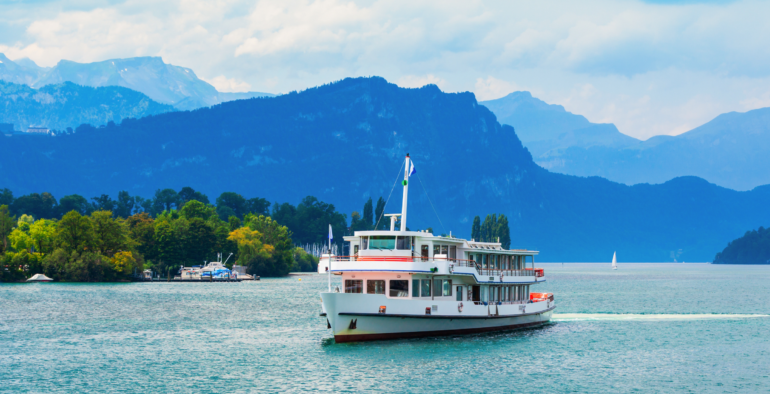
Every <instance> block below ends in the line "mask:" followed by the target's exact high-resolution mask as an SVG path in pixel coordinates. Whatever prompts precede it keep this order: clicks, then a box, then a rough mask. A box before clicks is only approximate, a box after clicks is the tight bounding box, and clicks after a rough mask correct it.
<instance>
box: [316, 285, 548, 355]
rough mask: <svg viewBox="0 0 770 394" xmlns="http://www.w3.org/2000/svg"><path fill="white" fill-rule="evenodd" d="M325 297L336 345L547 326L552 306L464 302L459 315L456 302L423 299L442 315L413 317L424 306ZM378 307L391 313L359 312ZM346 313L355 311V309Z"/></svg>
mask: <svg viewBox="0 0 770 394" xmlns="http://www.w3.org/2000/svg"><path fill="white" fill-rule="evenodd" d="M328 294H329V293H326V294H322V298H323V300H324V310H325V311H326V313H327V314H326V317H327V319H328V321H329V325H330V326H331V329H332V331H333V333H334V340H335V342H337V343H343V342H359V341H374V340H387V339H400V338H420V337H433V336H446V335H464V334H474V333H483V332H492V331H504V330H516V329H523V328H531V327H537V326H541V325H544V324H547V323H548V322H549V321H550V319H551V315H552V314H553V310H554V309H555V308H556V306H555V304H553V302H548V301H545V302H538V303H531V304H513V305H475V304H473V303H469V302H464V304H465V306H464V308H463V309H464V310H463V311H462V312H460V311H458V302H453V301H449V302H447V301H425V302H424V303H421V304H425V305H428V306H427V308H430V307H431V305H430V304H433V305H436V306H437V307H438V308H436V309H437V311H442V312H444V313H445V314H438V313H432V314H430V315H426V314H417V313H415V312H417V311H420V312H422V313H424V311H425V309H426V306H425V305H418V306H415V305H414V304H415V301H411V302H405V301H395V300H393V299H389V298H385V297H381V299H374V300H371V299H370V300H366V298H373V297H371V296H363V297H360V298H363V299H364V301H361V302H358V303H355V302H354V303H351V302H339V303H338V302H335V301H342V298H343V297H344V295H340V294H336V295H335V294H332V295H330V296H329V295H328ZM335 296H336V297H335ZM341 296H342V297H341ZM345 298H347V297H345ZM372 301H374V302H372ZM356 304H358V305H359V306H360V305H361V304H369V307H366V308H365V309H364V308H356V307H355V305H356ZM388 304H390V305H388ZM399 304H401V305H399ZM468 304H470V305H468ZM338 305H345V308H350V309H347V310H338V307H337V306H338ZM378 305H384V306H386V311H387V312H390V311H393V312H391V313H387V312H386V313H365V312H361V310H362V309H363V310H373V309H376V307H377V306H378ZM351 306H353V307H351ZM372 306H374V307H375V308H372ZM351 309H358V310H359V311H355V310H351Z"/></svg>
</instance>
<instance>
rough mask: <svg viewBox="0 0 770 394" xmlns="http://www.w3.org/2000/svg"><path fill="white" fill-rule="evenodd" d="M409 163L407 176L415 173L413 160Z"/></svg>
mask: <svg viewBox="0 0 770 394" xmlns="http://www.w3.org/2000/svg"><path fill="white" fill-rule="evenodd" d="M409 164H410V165H411V166H410V168H409V176H410V177H411V176H412V175H414V174H416V173H417V169H416V168H414V162H413V161H411V160H410V161H409Z"/></svg>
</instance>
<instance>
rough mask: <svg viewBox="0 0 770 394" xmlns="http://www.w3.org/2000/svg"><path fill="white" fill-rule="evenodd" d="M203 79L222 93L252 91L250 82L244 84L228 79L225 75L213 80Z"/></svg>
mask: <svg viewBox="0 0 770 394" xmlns="http://www.w3.org/2000/svg"><path fill="white" fill-rule="evenodd" d="M201 79H203V80H204V81H206V82H208V83H210V84H211V86H213V87H215V88H217V90H218V91H220V92H248V91H249V89H251V85H250V84H249V83H248V82H244V81H241V80H238V79H235V78H227V77H225V76H224V75H220V76H218V77H214V78H211V79H205V78H201Z"/></svg>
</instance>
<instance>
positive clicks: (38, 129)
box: [27, 126, 51, 135]
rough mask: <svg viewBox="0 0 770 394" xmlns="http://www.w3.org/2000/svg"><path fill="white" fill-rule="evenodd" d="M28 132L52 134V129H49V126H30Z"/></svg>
mask: <svg viewBox="0 0 770 394" xmlns="http://www.w3.org/2000/svg"><path fill="white" fill-rule="evenodd" d="M27 133H30V134H45V135H50V134H51V130H48V128H47V127H39V126H29V128H28V129H27Z"/></svg>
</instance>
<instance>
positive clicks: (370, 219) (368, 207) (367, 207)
mask: <svg viewBox="0 0 770 394" xmlns="http://www.w3.org/2000/svg"><path fill="white" fill-rule="evenodd" d="M363 220H364V223H365V224H366V229H367V230H370V229H373V228H374V212H373V208H372V198H371V197H369V199H368V200H367V201H366V204H364V216H363Z"/></svg>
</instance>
